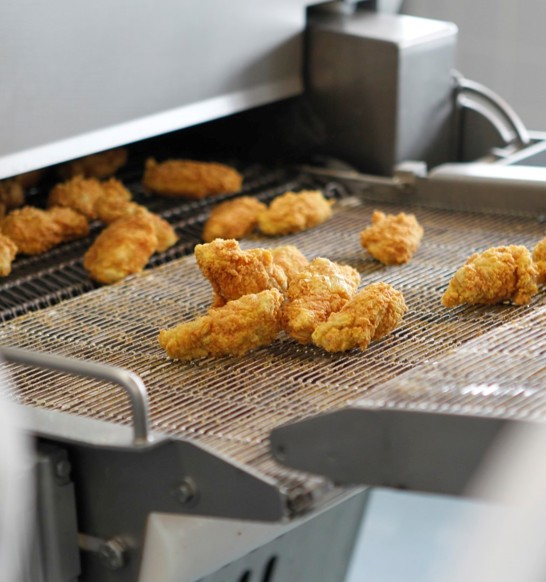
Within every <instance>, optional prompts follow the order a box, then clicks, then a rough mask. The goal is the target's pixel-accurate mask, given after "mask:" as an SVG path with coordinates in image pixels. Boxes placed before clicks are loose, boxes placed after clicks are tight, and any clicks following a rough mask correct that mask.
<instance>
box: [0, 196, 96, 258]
mask: <svg viewBox="0 0 546 582" xmlns="http://www.w3.org/2000/svg"><path fill="white" fill-rule="evenodd" d="M0 231H1V232H2V234H4V235H6V236H7V237H9V238H10V239H11V240H12V241H13V242H14V243H15V244H16V245H17V249H18V251H19V252H20V253H23V254H25V255H39V254H41V253H45V252H46V251H48V250H50V249H52V248H53V247H54V246H56V245H58V244H60V243H61V242H64V241H67V240H71V239H74V238H80V237H83V236H86V235H87V233H88V225H87V220H86V219H85V217H83V216H82V215H80V214H78V213H77V212H75V211H73V210H70V209H69V208H66V209H63V210H62V211H60V209H57V208H54V209H53V208H52V209H49V210H41V209H40V208H34V207H33V206H23V208H19V209H16V210H14V211H13V212H11V213H10V214H8V215H7V216H6V217H5V218H4V219H2V221H1V222H0Z"/></svg>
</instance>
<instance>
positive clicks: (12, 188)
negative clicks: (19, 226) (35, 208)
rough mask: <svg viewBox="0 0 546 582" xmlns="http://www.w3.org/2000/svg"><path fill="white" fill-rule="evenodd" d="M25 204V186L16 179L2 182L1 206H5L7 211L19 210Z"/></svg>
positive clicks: (0, 185)
mask: <svg viewBox="0 0 546 582" xmlns="http://www.w3.org/2000/svg"><path fill="white" fill-rule="evenodd" d="M24 203H25V193H24V191H23V186H22V185H21V184H20V183H19V182H18V181H17V180H16V179H15V178H13V179H11V178H10V179H8V180H2V181H1V182H0V204H2V205H4V206H5V208H6V210H11V209H12V208H18V207H19V206H22V205H23V204H24Z"/></svg>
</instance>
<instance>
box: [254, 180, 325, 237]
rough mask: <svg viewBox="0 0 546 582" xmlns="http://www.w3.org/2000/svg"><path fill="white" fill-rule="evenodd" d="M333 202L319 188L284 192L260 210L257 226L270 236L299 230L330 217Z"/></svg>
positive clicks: (316, 224) (320, 222) (315, 224)
mask: <svg viewBox="0 0 546 582" xmlns="http://www.w3.org/2000/svg"><path fill="white" fill-rule="evenodd" d="M333 204H334V201H333V200H326V199H325V198H324V196H323V195H322V192H320V191H319V190H304V191H302V192H299V193H295V192H286V193H285V194H283V195H282V196H279V197H278V198H275V200H273V202H271V204H270V205H269V208H267V209H266V210H264V211H262V212H260V214H259V215H258V227H259V229H260V230H261V231H262V232H263V233H264V234H267V235H272V236H274V235H281V234H291V233H294V232H301V231H303V230H307V229H309V228H312V227H314V226H318V225H319V224H322V223H323V222H325V221H326V220H328V219H329V218H331V216H332V205H333Z"/></svg>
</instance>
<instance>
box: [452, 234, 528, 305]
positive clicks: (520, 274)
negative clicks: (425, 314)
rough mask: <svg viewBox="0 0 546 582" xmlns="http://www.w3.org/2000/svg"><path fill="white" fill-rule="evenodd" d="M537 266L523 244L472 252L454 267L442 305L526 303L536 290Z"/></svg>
mask: <svg viewBox="0 0 546 582" xmlns="http://www.w3.org/2000/svg"><path fill="white" fill-rule="evenodd" d="M537 274H538V272H537V269H536V267H535V265H534V264H533V260H532V258H531V253H529V251H528V250H527V248H526V247H524V246H517V245H511V246H503V247H494V248H490V249H487V250H486V251H484V252H483V253H475V254H473V255H472V256H471V257H469V258H468V259H467V261H466V263H465V264H464V265H463V266H462V267H461V268H460V269H458V271H457V272H456V273H455V275H454V276H453V278H452V279H451V281H450V283H449V286H448V288H447V290H446V292H445V293H444V295H443V296H442V304H443V305H444V306H445V307H455V306H456V305H461V304H463V303H470V304H472V305H474V304H484V305H492V304H495V303H502V302H504V301H512V302H513V303H515V304H516V305H524V304H525V303H529V302H530V301H531V298H532V297H533V295H535V294H536V293H537V292H538V287H537V283H536V280H537Z"/></svg>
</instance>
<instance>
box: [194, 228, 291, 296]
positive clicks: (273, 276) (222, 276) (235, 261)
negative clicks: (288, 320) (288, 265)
mask: <svg viewBox="0 0 546 582" xmlns="http://www.w3.org/2000/svg"><path fill="white" fill-rule="evenodd" d="M194 252H195V258H196V259H197V264H198V265H199V268H200V269H201V271H202V273H203V275H204V276H205V277H206V278H207V279H208V280H209V281H210V283H211V285H212V288H213V290H214V303H213V306H214V307H221V306H222V305H224V304H226V303H227V302H228V301H233V300H234V299H239V297H242V296H243V295H248V294H249V293H259V292H260V291H264V290H266V289H278V290H279V291H281V292H284V291H286V287H287V280H286V275H285V273H284V270H283V269H282V268H281V267H279V266H278V265H276V264H275V263H274V261H273V255H272V253H271V251H268V250H266V249H250V250H248V251H243V250H241V248H240V247H239V243H238V242H237V241H236V240H233V239H229V240H224V239H221V238H219V239H216V240H214V241H212V242H211V243H206V244H202V245H196V247H195V250H194Z"/></svg>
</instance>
